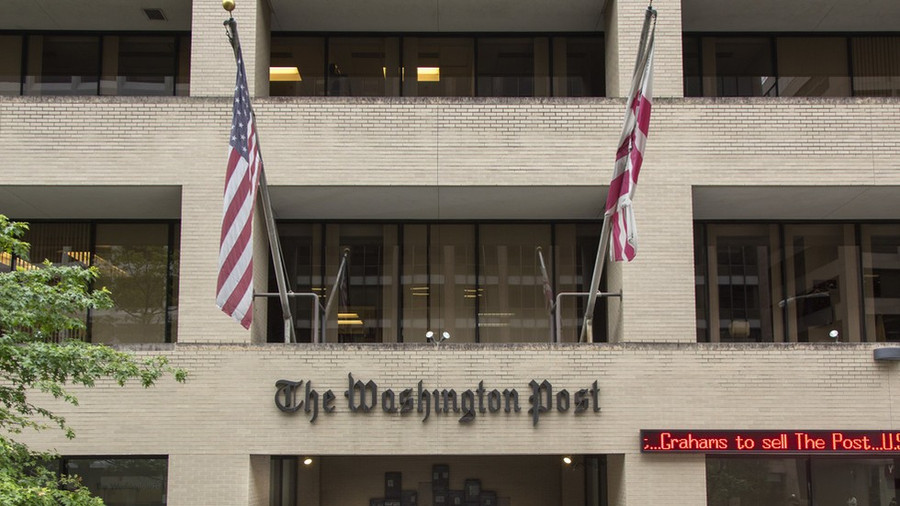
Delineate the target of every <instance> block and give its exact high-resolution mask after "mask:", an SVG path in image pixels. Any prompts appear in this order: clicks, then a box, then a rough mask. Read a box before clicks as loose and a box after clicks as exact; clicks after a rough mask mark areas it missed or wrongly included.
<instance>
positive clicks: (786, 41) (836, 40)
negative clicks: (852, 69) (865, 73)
mask: <svg viewBox="0 0 900 506" xmlns="http://www.w3.org/2000/svg"><path fill="white" fill-rule="evenodd" d="M775 43H776V47H777V50H778V56H777V59H778V95H779V96H782V97H849V96H850V73H849V69H848V65H847V39H845V38H843V37H778V38H777V39H776V42H775Z"/></svg>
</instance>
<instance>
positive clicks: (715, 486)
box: [706, 457, 836, 506]
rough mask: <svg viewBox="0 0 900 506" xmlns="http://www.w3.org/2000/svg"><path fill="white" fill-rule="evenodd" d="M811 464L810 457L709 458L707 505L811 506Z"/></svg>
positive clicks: (707, 459) (707, 464) (707, 468)
mask: <svg viewBox="0 0 900 506" xmlns="http://www.w3.org/2000/svg"><path fill="white" fill-rule="evenodd" d="M807 462H808V459H806V458H729V457H707V458H706V504H707V505H709V506H734V505H740V506H771V505H782V504H783V505H785V506H809V505H810V500H809V492H808V488H807V484H808V481H809V477H808V473H807ZM827 497H836V496H827Z"/></svg>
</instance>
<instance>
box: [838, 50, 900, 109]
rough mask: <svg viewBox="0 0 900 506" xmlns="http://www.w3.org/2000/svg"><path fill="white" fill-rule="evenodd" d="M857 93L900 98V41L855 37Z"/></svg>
mask: <svg viewBox="0 0 900 506" xmlns="http://www.w3.org/2000/svg"><path fill="white" fill-rule="evenodd" d="M850 44H851V47H852V53H853V57H852V61H853V93H854V94H855V95H858V96H863V97H897V96H900V37H896V36H894V37H851V38H850Z"/></svg>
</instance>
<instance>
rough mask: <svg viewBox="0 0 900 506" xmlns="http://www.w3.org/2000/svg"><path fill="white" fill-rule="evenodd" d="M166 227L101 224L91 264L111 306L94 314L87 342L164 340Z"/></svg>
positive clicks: (166, 258)
mask: <svg viewBox="0 0 900 506" xmlns="http://www.w3.org/2000/svg"><path fill="white" fill-rule="evenodd" d="M168 229H169V227H168V225H165V224H121V225H120V224H114V225H113V224H99V225H97V231H96V234H97V239H96V240H97V244H96V247H95V251H96V253H95V255H94V265H95V266H96V267H97V268H98V269H99V270H100V278H99V279H98V283H99V284H100V285H101V286H105V287H107V288H109V290H110V292H112V298H113V302H114V303H115V306H114V307H112V308H110V309H104V310H96V311H94V312H93V315H92V319H91V323H92V325H91V340H92V341H93V342H97V343H109V344H119V343H161V342H165V340H166V310H167V306H166V295H167V288H168V286H167V281H168V280H167V275H168V270H169V248H168V244H169V234H168Z"/></svg>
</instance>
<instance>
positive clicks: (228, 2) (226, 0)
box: [222, 0, 234, 12]
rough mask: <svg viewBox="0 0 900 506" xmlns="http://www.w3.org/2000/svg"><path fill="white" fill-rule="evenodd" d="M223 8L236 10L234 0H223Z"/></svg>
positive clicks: (229, 10)
mask: <svg viewBox="0 0 900 506" xmlns="http://www.w3.org/2000/svg"><path fill="white" fill-rule="evenodd" d="M222 8H223V9H225V10H226V11H228V12H231V11H233V10H234V0H222Z"/></svg>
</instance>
